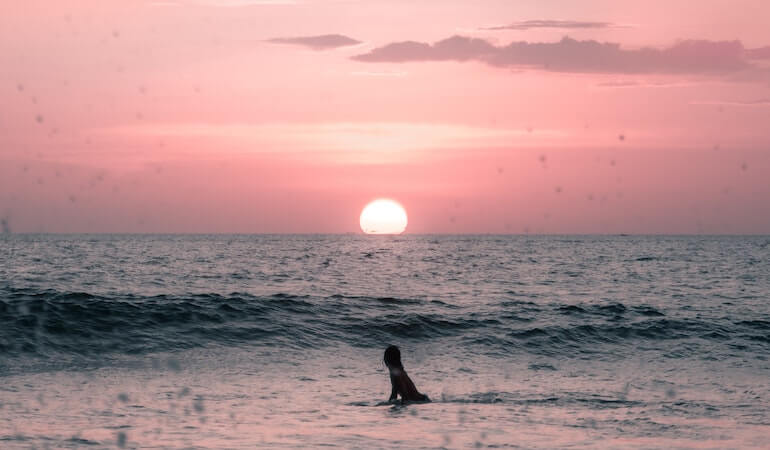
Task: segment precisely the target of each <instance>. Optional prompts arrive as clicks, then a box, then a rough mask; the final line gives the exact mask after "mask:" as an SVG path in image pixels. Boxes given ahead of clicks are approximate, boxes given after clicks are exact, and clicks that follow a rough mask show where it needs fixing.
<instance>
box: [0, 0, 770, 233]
mask: <svg viewBox="0 0 770 450" xmlns="http://www.w3.org/2000/svg"><path fill="white" fill-rule="evenodd" d="M634 3H635V4H634V5H630V2H617V1H610V0H607V1H541V0H531V1H518V2H511V1H504V0H500V1H475V2H468V1H455V0H444V1H425V2H414V1H406V0H382V1H379V0H378V1H366V0H360V1H356V0H327V1H324V0H296V1H291V0H154V1H150V0H134V1H125V2H104V1H101V0H93V1H90V0H84V1H67V0H62V1H57V2H51V1H38V0H28V1H24V2H3V3H2V4H0V74H2V76H0V219H3V220H4V223H5V224H6V227H7V228H9V229H10V230H11V231H13V232H38V231H44V232H244V233H262V232H321V233H323V232H333V233H337V232H360V230H359V225H358V215H359V213H360V211H361V209H362V208H363V207H364V205H365V204H366V203H367V202H368V201H370V200H372V199H374V198H377V197H389V198H393V199H396V200H398V201H399V202H401V203H402V204H403V205H404V206H405V208H406V209H407V211H408V214H409V226H408V228H407V232H410V233H467V232H471V233H524V232H532V233H770V181H768V180H770V28H768V26H767V20H766V18H767V17H770V3H768V2H767V1H764V0H756V1H748V0H747V1H732V2H726V1H709V0H706V1H700V2H692V1H679V0H671V1H666V2H641V1H640V2H634Z"/></svg>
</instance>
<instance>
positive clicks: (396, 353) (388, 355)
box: [382, 345, 404, 370]
mask: <svg viewBox="0 0 770 450" xmlns="http://www.w3.org/2000/svg"><path fill="white" fill-rule="evenodd" d="M382 359H383V361H385V365H387V366H392V367H396V368H398V369H402V370H403V368H404V366H403V364H401V351H400V350H399V349H398V347H396V346H395V345H391V346H390V347H388V348H386V349H385V356H384V357H383V358H382Z"/></svg>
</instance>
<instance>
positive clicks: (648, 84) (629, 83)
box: [596, 80, 697, 89]
mask: <svg viewBox="0 0 770 450" xmlns="http://www.w3.org/2000/svg"><path fill="white" fill-rule="evenodd" d="M695 84H697V83H693V82H681V81H679V82H672V81H635V80H617V81H605V82H602V83H597V84H596V87H599V88H615V89H623V88H668V87H683V86H694V85H695Z"/></svg>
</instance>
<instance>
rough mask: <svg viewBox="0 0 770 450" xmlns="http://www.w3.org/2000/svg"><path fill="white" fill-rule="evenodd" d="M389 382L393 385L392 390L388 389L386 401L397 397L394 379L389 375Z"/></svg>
mask: <svg viewBox="0 0 770 450" xmlns="http://www.w3.org/2000/svg"><path fill="white" fill-rule="evenodd" d="M390 384H391V385H393V390H391V391H390V398H389V399H388V401H389V402H392V401H393V400H395V399H396V397H398V388H396V380H394V379H393V377H390Z"/></svg>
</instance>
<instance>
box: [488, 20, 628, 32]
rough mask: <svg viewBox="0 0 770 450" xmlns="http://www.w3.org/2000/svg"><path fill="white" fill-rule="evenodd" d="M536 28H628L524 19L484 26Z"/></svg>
mask: <svg viewBox="0 0 770 450" xmlns="http://www.w3.org/2000/svg"><path fill="white" fill-rule="evenodd" d="M534 28H551V29H562V30H579V29H597V28H627V26H624V25H618V24H614V23H611V22H589V21H581V20H522V21H519V22H513V23H511V24H508V25H497V26H491V27H482V28H479V29H480V30H484V31H503V30H516V31H521V30H531V29H534Z"/></svg>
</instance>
